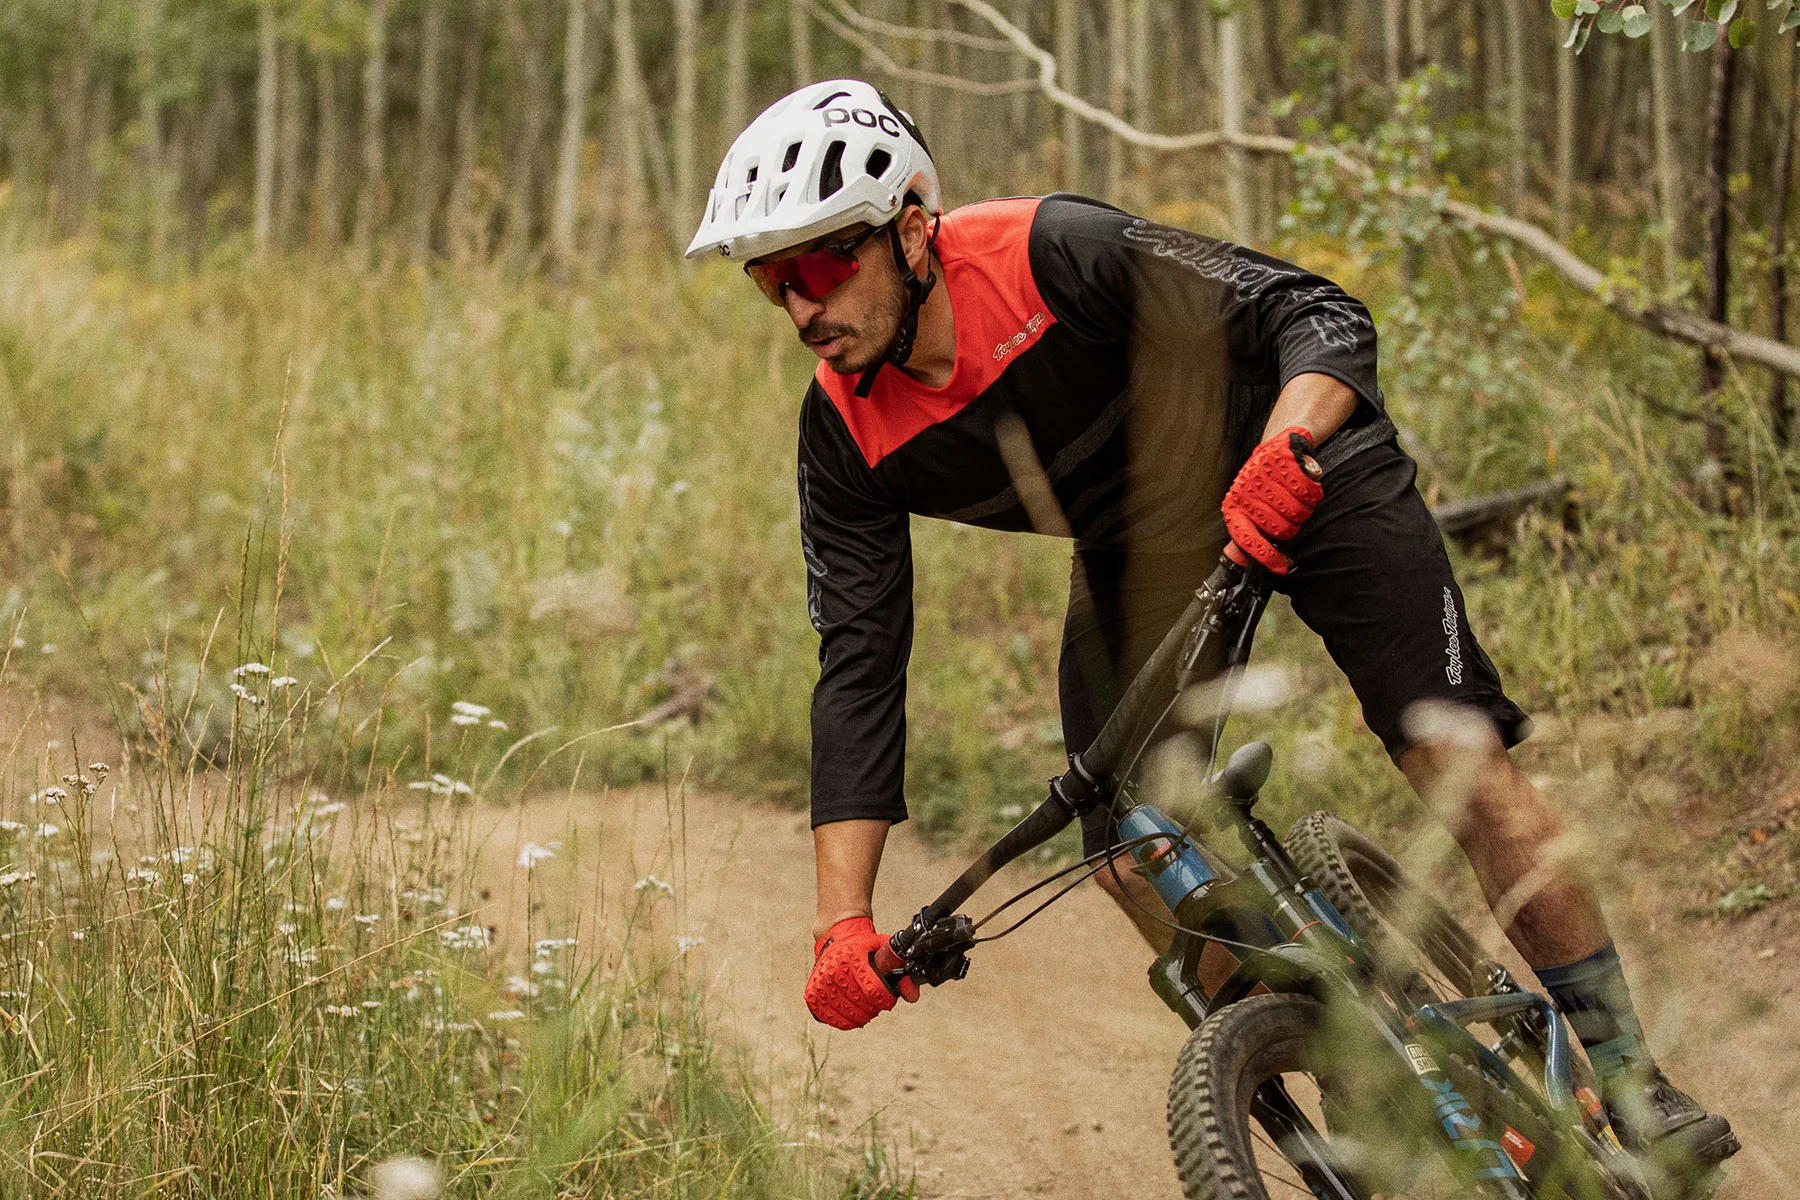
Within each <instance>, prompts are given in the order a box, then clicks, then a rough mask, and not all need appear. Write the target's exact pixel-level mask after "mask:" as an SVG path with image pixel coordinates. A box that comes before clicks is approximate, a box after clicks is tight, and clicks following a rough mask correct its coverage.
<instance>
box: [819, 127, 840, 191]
mask: <svg viewBox="0 0 1800 1200" xmlns="http://www.w3.org/2000/svg"><path fill="white" fill-rule="evenodd" d="M843 188H844V143H843V142H841V141H838V142H833V143H831V145H829V146H827V147H825V159H824V161H823V162H821V163H820V164H819V199H821V200H823V199H825V198H826V197H827V196H835V195H837V194H838V193H839V192H840V191H842V190H843Z"/></svg>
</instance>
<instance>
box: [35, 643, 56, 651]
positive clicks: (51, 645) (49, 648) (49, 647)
mask: <svg viewBox="0 0 1800 1200" xmlns="http://www.w3.org/2000/svg"><path fill="white" fill-rule="evenodd" d="M56 650H57V645H56V643H55V642H45V643H44V644H43V645H42V646H39V647H38V653H39V654H55V653H56Z"/></svg>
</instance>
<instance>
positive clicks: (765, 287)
mask: <svg viewBox="0 0 1800 1200" xmlns="http://www.w3.org/2000/svg"><path fill="white" fill-rule="evenodd" d="M791 263H792V260H791V259H784V260H783V261H781V262H772V263H746V264H745V265H744V274H746V275H748V276H749V277H750V278H751V279H753V280H755V281H756V286H757V287H759V288H761V289H762V294H763V295H765V296H767V297H768V298H769V303H770V304H774V305H777V306H779V305H780V304H781V289H782V287H783V286H784V285H785V286H788V287H791V286H793V284H794V282H795V280H794V278H793V274H792V272H791V271H790V270H789V267H790V265H791Z"/></svg>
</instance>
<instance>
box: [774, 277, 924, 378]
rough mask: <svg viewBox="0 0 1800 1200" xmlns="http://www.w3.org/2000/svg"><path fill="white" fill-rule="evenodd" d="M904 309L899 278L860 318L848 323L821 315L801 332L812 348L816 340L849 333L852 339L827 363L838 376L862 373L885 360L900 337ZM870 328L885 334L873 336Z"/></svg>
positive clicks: (904, 303) (903, 294)
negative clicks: (870, 333) (891, 288)
mask: <svg viewBox="0 0 1800 1200" xmlns="http://www.w3.org/2000/svg"><path fill="white" fill-rule="evenodd" d="M905 312H906V289H905V287H903V286H902V285H901V283H900V281H899V280H897V279H896V280H894V287H893V290H892V291H889V292H887V293H886V294H885V295H884V296H883V297H882V298H881V299H880V300H879V301H878V302H877V303H876V304H875V305H874V306H873V307H871V308H870V310H869V312H868V314H867V315H866V316H865V317H864V318H863V319H862V320H861V321H859V322H857V323H856V324H854V325H847V324H844V323H842V322H835V321H826V320H823V319H822V314H821V316H820V317H814V318H813V319H812V320H811V321H809V322H807V324H806V326H805V328H803V329H801V330H800V331H799V334H800V340H801V341H802V342H804V343H806V344H807V349H809V350H810V349H811V348H812V343H813V342H816V341H824V340H827V339H829V338H834V337H839V336H845V335H848V339H849V340H848V343H847V344H846V346H845V348H844V350H843V351H841V352H840V353H838V354H834V355H832V356H831V357H830V358H827V359H825V360H824V362H825V365H826V366H828V367H830V368H831V369H832V370H833V371H836V372H837V373H838V374H839V375H860V374H862V373H863V372H864V371H867V370H868V369H869V368H870V367H873V366H875V365H876V364H878V363H881V362H884V361H886V359H887V356H888V354H889V353H890V352H891V351H892V350H893V348H894V343H895V342H896V341H898V340H899V338H900V318H901V316H902V315H904V313H905ZM868 331H881V334H882V336H880V337H879V338H876V337H871V336H870V335H869V332H868Z"/></svg>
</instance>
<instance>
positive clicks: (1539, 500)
mask: <svg viewBox="0 0 1800 1200" xmlns="http://www.w3.org/2000/svg"><path fill="white" fill-rule="evenodd" d="M1573 487H1574V485H1573V484H1571V483H1570V482H1569V481H1568V480H1567V479H1563V478H1561V477H1560V476H1559V477H1557V478H1555V479H1545V480H1540V481H1539V482H1537V483H1528V484H1526V485H1525V486H1524V487H1516V488H1507V489H1506V490H1505V491H1501V492H1491V493H1489V494H1488V495H1486V496H1471V497H1469V498H1468V499H1466V500H1452V501H1450V502H1449V503H1448V504H1440V505H1438V506H1437V507H1436V508H1433V509H1432V510H1431V515H1432V516H1433V517H1435V518H1437V523H1438V527H1439V528H1440V529H1442V530H1443V531H1444V533H1445V534H1446V535H1448V536H1450V537H1453V538H1458V539H1463V540H1469V539H1473V538H1478V537H1480V536H1482V534H1483V533H1485V532H1487V531H1488V530H1490V529H1492V528H1493V527H1495V526H1497V525H1500V524H1501V523H1503V522H1509V521H1512V520H1513V519H1515V518H1516V517H1518V516H1519V514H1521V513H1523V512H1525V511H1527V510H1528V509H1532V508H1538V507H1546V508H1553V507H1555V506H1557V505H1560V504H1562V503H1563V502H1564V501H1566V500H1567V499H1568V496H1569V493H1570V491H1572V490H1573Z"/></svg>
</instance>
